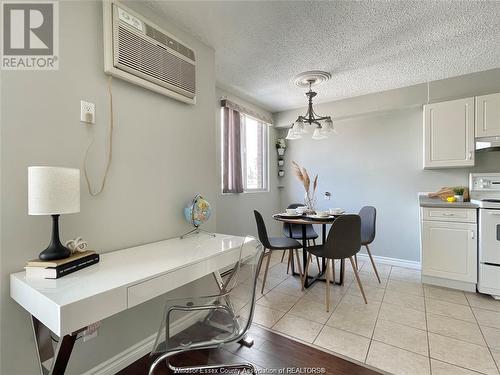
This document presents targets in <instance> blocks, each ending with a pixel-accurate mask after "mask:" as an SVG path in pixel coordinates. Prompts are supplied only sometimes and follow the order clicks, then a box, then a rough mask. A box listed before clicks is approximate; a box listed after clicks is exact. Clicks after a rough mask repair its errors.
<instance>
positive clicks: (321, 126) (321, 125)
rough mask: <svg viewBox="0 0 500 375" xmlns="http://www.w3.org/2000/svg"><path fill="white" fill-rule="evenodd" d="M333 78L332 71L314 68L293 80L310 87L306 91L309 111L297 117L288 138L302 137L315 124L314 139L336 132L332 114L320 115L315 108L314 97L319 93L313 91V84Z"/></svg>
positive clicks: (324, 137) (299, 84) (303, 86)
mask: <svg viewBox="0 0 500 375" xmlns="http://www.w3.org/2000/svg"><path fill="white" fill-rule="evenodd" d="M330 78H331V75H330V73H327V72H322V71H318V70H313V71H310V72H304V73H300V74H298V75H296V76H295V77H294V78H293V80H292V82H293V83H294V84H295V85H297V86H299V87H302V88H309V91H308V92H306V93H305V95H306V97H307V99H308V105H307V112H306V114H305V115H304V116H299V117H297V120H295V122H294V123H293V124H292V126H291V127H290V129H288V134H287V136H286V139H300V138H302V137H303V135H304V134H307V133H309V132H310V130H309V126H310V125H313V126H314V131H313V134H312V137H311V138H312V139H326V138H328V136H329V135H330V134H331V133H335V129H334V127H333V121H332V118H331V117H330V116H319V115H318V114H316V112H314V109H313V98H314V97H315V96H316V95H317V93H316V92H314V91H312V87H313V86H317V85H319V84H321V83H324V82H326V81H328V80H329V79H330Z"/></svg>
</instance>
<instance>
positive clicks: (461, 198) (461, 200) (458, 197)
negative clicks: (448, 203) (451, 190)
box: [455, 195, 464, 202]
mask: <svg viewBox="0 0 500 375" xmlns="http://www.w3.org/2000/svg"><path fill="white" fill-rule="evenodd" d="M455 199H456V200H457V202H463V201H464V196H463V195H455Z"/></svg>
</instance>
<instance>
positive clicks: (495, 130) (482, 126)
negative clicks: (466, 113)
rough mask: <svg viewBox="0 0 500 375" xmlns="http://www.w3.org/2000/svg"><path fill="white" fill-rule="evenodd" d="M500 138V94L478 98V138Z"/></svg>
mask: <svg viewBox="0 0 500 375" xmlns="http://www.w3.org/2000/svg"><path fill="white" fill-rule="evenodd" d="M497 136H500V93H499V94H491V95H483V96H476V137H497Z"/></svg>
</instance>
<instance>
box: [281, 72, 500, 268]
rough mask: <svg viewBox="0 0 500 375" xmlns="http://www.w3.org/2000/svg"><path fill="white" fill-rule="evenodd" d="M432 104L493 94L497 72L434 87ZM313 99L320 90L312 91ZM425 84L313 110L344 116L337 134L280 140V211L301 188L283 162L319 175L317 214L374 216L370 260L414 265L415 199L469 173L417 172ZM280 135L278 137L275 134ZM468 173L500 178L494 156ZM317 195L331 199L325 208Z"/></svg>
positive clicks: (499, 83) (288, 117) (285, 115)
mask: <svg viewBox="0 0 500 375" xmlns="http://www.w3.org/2000/svg"><path fill="white" fill-rule="evenodd" d="M430 87H431V97H430V100H431V102H432V101H440V100H447V99H452V98H457V97H466V96H473V95H479V94H486V93H492V92H498V91H500V69H496V70H491V71H487V72H483V73H476V74H471V75H467V76H462V77H457V78H452V79H449V80H443V81H437V82H433V83H432V84H431V86H430ZM318 92H319V95H318V96H319V98H321V87H319V88H318ZM426 101H427V87H426V85H418V86H412V87H407V88H403V89H398V90H391V91H387V92H382V93H378V94H371V95H366V96H361V97H357V98H352V99H347V100H342V101H337V102H330V103H323V104H320V105H317V106H315V110H316V111H317V113H319V114H322V115H332V116H334V117H344V120H340V121H337V122H336V123H335V126H336V129H337V131H338V134H337V135H334V136H331V137H330V138H329V139H327V140H321V141H313V140H311V139H310V137H309V138H308V137H305V139H301V140H292V141H287V142H288V145H289V148H288V149H287V155H286V158H285V159H286V173H287V175H286V177H285V180H284V181H285V188H284V189H283V194H282V196H281V199H282V203H281V204H282V206H286V205H287V204H288V203H291V202H295V201H301V200H303V195H304V193H303V188H302V187H301V185H300V184H299V182H298V181H297V179H296V178H295V176H294V175H293V172H292V168H291V164H290V161H291V160H296V161H297V162H299V163H300V164H302V165H304V166H305V167H306V168H307V169H308V170H309V171H310V173H311V174H316V173H318V174H319V197H318V207H320V208H328V207H342V208H345V209H347V210H348V211H350V212H357V211H358V210H359V209H360V208H361V207H362V206H363V205H367V204H370V205H374V206H375V207H376V208H377V210H378V225H377V238H376V240H375V242H374V244H373V246H372V249H373V250H372V251H373V253H374V254H376V255H381V256H386V257H393V258H399V259H405V260H410V261H418V260H419V224H418V204H417V198H416V196H417V193H418V192H419V191H435V190H437V189H439V188H440V187H442V186H449V185H467V184H468V173H469V172H470V171H471V170H469V169H447V170H432V171H430V170H425V171H424V170H423V169H422V148H423V144H422V104H423V103H425V102H426ZM304 112H305V109H304V108H301V109H298V110H291V111H285V112H281V113H278V114H275V120H276V123H277V125H278V126H287V125H289V124H290V123H292V122H293V121H294V120H295V119H296V118H297V115H298V114H299V113H304ZM282 135H283V136H284V135H285V131H284V130H282ZM476 158H477V159H476V167H475V168H473V169H472V170H475V171H485V172H490V171H496V172H500V153H486V154H477V156H476ZM325 191H330V192H332V193H333V199H332V200H331V201H330V202H328V201H325V200H324V199H323V194H324V192H325Z"/></svg>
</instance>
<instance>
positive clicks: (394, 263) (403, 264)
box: [357, 253, 422, 270]
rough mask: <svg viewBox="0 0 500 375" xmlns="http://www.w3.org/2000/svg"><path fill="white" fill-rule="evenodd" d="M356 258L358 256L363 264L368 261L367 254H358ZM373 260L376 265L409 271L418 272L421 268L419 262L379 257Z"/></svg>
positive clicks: (375, 256)
mask: <svg viewBox="0 0 500 375" xmlns="http://www.w3.org/2000/svg"><path fill="white" fill-rule="evenodd" d="M357 256H358V259H360V260H364V261H365V262H369V261H370V258H369V257H368V254H363V253H358V255H357ZM373 259H374V260H375V262H376V263H382V264H389V265H391V266H397V267H404V268H411V269H415V270H420V269H421V268H422V267H421V265H420V262H416V261H414V260H405V259H398V258H390V257H383V256H380V255H373Z"/></svg>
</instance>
